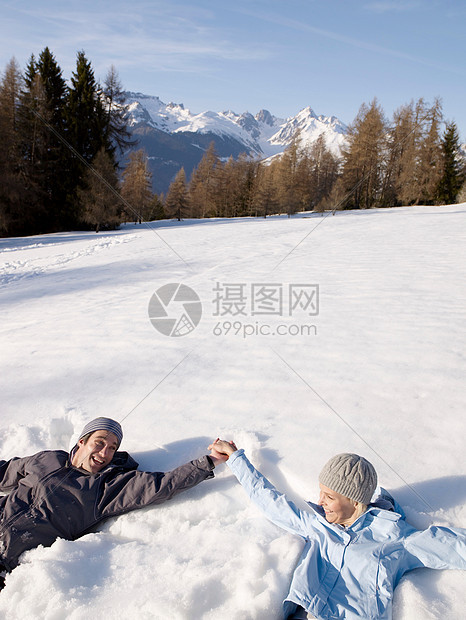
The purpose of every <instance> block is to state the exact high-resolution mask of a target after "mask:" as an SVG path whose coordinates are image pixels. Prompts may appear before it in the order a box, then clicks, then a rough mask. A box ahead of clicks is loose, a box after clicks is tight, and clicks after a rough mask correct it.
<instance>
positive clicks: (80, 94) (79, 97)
mask: <svg viewBox="0 0 466 620" xmlns="http://www.w3.org/2000/svg"><path fill="white" fill-rule="evenodd" d="M66 119H67V126H68V138H69V141H70V143H71V144H72V145H73V147H74V148H75V149H76V150H77V151H78V153H79V154H80V155H81V157H83V158H84V159H85V160H86V161H87V162H89V163H90V162H91V161H92V160H93V159H94V157H95V156H96V155H97V153H98V152H99V151H100V149H101V148H102V147H104V148H105V149H106V150H107V151H109V152H111V145H110V142H109V137H108V132H107V129H106V127H107V121H108V117H107V115H106V114H105V111H104V108H103V104H102V98H101V92H100V87H99V85H98V84H97V82H96V80H95V77H94V71H93V69H92V67H91V63H90V62H89V61H88V60H87V58H86V56H85V54H84V52H83V51H81V52H78V55H77V61H76V71H75V72H74V73H73V74H72V77H71V88H70V90H69V95H68V101H67V107H66Z"/></svg>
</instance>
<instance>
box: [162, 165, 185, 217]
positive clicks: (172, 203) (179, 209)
mask: <svg viewBox="0 0 466 620" xmlns="http://www.w3.org/2000/svg"><path fill="white" fill-rule="evenodd" d="M165 211H166V213H167V215H168V217H176V219H177V220H178V221H179V222H181V220H182V218H183V217H186V215H187V214H188V188H187V185H186V173H185V171H184V168H181V170H179V171H178V173H177V175H176V177H175V180H174V181H173V183H171V185H170V187H169V189H168V193H167V196H166V198H165Z"/></svg>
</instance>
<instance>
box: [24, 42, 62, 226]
mask: <svg viewBox="0 0 466 620" xmlns="http://www.w3.org/2000/svg"><path fill="white" fill-rule="evenodd" d="M66 93H67V88H66V84H65V81H64V79H63V77H62V71H61V69H60V67H59V66H58V64H57V62H56V61H55V58H54V56H53V54H52V53H51V52H50V50H49V49H48V48H47V47H46V48H45V49H44V50H43V51H42V52H41V54H40V56H39V59H38V60H37V61H36V60H35V58H34V56H31V59H30V61H29V63H28V66H27V68H26V72H25V75H24V89H23V91H22V94H21V101H20V106H19V113H18V116H19V121H18V136H19V143H20V150H21V169H22V175H23V178H24V189H25V192H26V193H27V199H26V205H27V210H25V212H24V217H23V224H24V232H25V233H35V232H50V231H53V230H61V229H63V227H64V226H66V224H67V223H68V219H67V217H66V212H65V202H66V196H67V193H68V191H69V186H68V181H69V175H68V172H69V167H70V161H71V159H70V153H69V151H68V149H67V147H66V146H65V144H64V143H63V141H62V140H63V137H64V134H65V123H64V106H65V100H66Z"/></svg>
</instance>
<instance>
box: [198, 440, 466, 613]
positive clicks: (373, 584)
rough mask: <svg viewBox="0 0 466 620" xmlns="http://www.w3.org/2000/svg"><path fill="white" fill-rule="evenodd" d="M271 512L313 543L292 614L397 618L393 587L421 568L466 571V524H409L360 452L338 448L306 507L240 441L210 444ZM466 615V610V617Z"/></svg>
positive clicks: (302, 564)
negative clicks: (248, 454)
mask: <svg viewBox="0 0 466 620" xmlns="http://www.w3.org/2000/svg"><path fill="white" fill-rule="evenodd" d="M210 447H211V448H212V450H213V452H214V454H217V456H220V454H224V455H226V456H228V457H229V460H228V465H229V466H230V469H231V470H232V472H233V473H234V474H235V476H236V477H237V478H238V480H239V482H240V483H241V485H242V486H243V488H244V489H245V491H246V493H247V494H248V495H249V497H250V499H251V500H252V501H253V502H254V503H255V504H256V505H257V506H258V507H259V508H260V509H261V510H263V512H264V514H265V516H266V517H267V518H268V519H270V520H271V521H272V522H273V523H275V524H276V525H278V526H279V527H281V528H283V529H285V530H287V531H288V532H291V533H292V534H297V535H298V536H301V537H302V538H303V539H304V540H305V541H306V545H305V547H304V550H303V552H302V555H301V558H300V560H299V562H298V564H297V566H296V569H295V571H294V575H293V578H292V581H291V585H290V591H289V593H288V596H287V597H286V600H285V601H284V605H283V612H284V618H287V619H289V620H291V619H296V620H298V619H305V618H320V619H322V620H324V619H328V620H330V619H331V618H339V619H340V620H343V619H346V620H357V619H360V618H366V619H370V620H390V618H391V617H392V598H393V590H394V588H395V587H396V585H397V584H398V582H399V581H400V579H401V577H402V576H403V575H404V574H405V573H406V572H408V571H410V570H413V569H415V568H420V567H426V568H437V569H443V568H461V569H466V530H465V529H460V528H448V527H437V526H431V527H429V528H428V529H426V530H424V531H420V530H416V529H415V528H414V527H413V526H412V525H409V524H408V523H407V522H406V520H405V518H404V514H403V511H402V509H401V507H400V506H399V505H398V504H397V503H396V502H395V501H394V499H393V498H392V496H391V495H390V494H389V493H388V492H387V491H385V490H383V489H380V488H379V490H380V491H381V493H380V494H377V493H376V494H375V495H376V498H374V497H373V496H374V492H375V491H376V487H377V474H376V471H375V469H374V467H373V466H372V464H371V463H369V461H367V460H366V459H365V458H364V457H362V456H358V455H357V454H347V453H345V454H337V455H336V456H334V457H333V458H331V459H330V461H328V463H327V464H326V465H325V466H324V468H323V469H322V471H321V472H320V476H319V483H320V498H319V503H318V505H317V504H311V503H310V502H308V504H309V510H301V509H299V508H298V507H297V506H295V504H293V502H291V501H289V500H288V499H287V498H286V497H285V496H284V495H283V494H281V493H279V492H278V491H277V490H276V489H275V488H274V487H273V486H272V484H270V482H269V481H268V480H267V479H266V478H264V476H263V475H262V474H261V473H260V472H259V471H257V469H255V468H254V466H253V465H252V464H251V463H250V462H249V460H248V459H247V458H246V455H245V454H244V450H238V449H237V448H236V446H235V445H234V443H232V442H227V441H221V440H218V439H217V440H216V441H215V442H214V443H213V444H212V446H210ZM463 616H464V613H463V614H461V617H463Z"/></svg>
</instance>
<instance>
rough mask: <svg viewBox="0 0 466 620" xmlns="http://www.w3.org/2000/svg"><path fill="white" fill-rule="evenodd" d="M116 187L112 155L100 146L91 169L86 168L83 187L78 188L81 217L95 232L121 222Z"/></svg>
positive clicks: (113, 226) (116, 225) (111, 227)
mask: <svg viewBox="0 0 466 620" xmlns="http://www.w3.org/2000/svg"><path fill="white" fill-rule="evenodd" d="M94 171H95V172H97V173H98V174H95V172H94ZM100 177H102V178H103V179H105V181H106V182H103V181H102V178H100ZM109 186H110V187H109ZM112 188H113V190H115V191H112ZM117 188H118V177H117V174H116V171H115V166H114V163H113V160H112V157H111V156H110V154H109V153H108V152H107V151H106V150H105V149H104V148H103V147H102V148H101V149H100V151H99V152H98V153H97V155H96V156H95V158H94V160H93V162H92V169H89V168H88V169H87V170H86V173H85V175H84V184H83V187H81V188H79V189H78V196H79V200H80V203H81V206H82V219H83V220H84V222H86V223H87V224H90V225H91V226H92V227H94V228H95V231H96V232H99V231H100V230H102V229H103V228H109V229H114V228H117V227H118V226H119V224H120V222H121V206H122V205H121V201H120V200H119V199H118V196H117V195H116V193H115V192H116V190H117Z"/></svg>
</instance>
